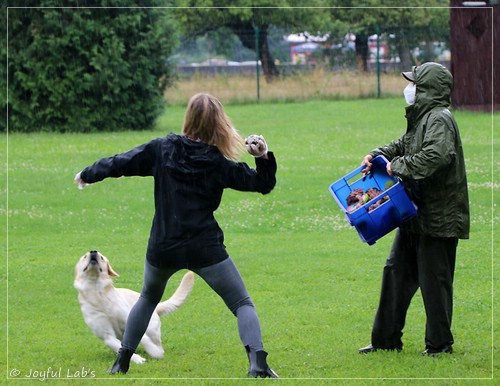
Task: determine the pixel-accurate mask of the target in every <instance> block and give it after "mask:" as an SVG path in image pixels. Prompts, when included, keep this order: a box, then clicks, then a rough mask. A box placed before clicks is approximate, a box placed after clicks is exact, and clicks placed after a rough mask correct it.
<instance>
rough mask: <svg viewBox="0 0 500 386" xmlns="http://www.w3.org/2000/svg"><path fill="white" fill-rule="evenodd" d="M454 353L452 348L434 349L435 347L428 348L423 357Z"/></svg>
mask: <svg viewBox="0 0 500 386" xmlns="http://www.w3.org/2000/svg"><path fill="white" fill-rule="evenodd" d="M452 353H453V347H452V346H443V347H441V348H434V347H428V348H427V349H425V351H424V352H422V355H423V356H424V357H425V356H430V357H432V356H436V355H441V354H452Z"/></svg>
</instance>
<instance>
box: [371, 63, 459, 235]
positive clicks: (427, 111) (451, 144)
mask: <svg viewBox="0 0 500 386" xmlns="http://www.w3.org/2000/svg"><path fill="white" fill-rule="evenodd" d="M412 72H413V77H414V79H415V84H416V97H415V103H414V104H413V105H411V106H408V107H407V108H406V119H407V122H408V126H407V131H406V133H405V134H404V135H403V136H402V137H401V138H399V139H398V140H396V141H393V142H391V143H390V144H388V145H386V146H383V147H380V148H378V149H375V150H373V151H371V152H370V154H371V155H372V156H373V157H375V156H377V155H384V156H385V157H386V158H387V159H388V160H389V161H391V167H392V171H393V172H394V174H396V175H397V176H398V177H400V178H401V179H402V181H403V183H404V184H405V185H406V187H407V188H408V190H409V191H410V192H411V194H412V196H413V198H414V200H415V203H416V204H417V206H418V215H417V217H416V218H415V219H413V220H411V221H409V222H408V223H406V224H403V226H404V227H405V229H409V230H410V231H411V232H414V233H417V234H424V235H428V236H432V237H457V238H460V239H467V238H469V198H468V191H467V178H466V172H465V164H464V155H463V149H462V143H461V140H460V134H459V131H458V126H457V124H456V122H455V119H454V118H453V116H452V114H451V113H450V111H449V110H448V106H449V105H450V100H451V99H450V98H451V90H452V87H453V77H452V75H451V74H450V72H449V71H448V70H447V69H446V68H445V67H443V66H442V65H440V64H437V63H425V64H422V65H421V66H416V67H413V70H412Z"/></svg>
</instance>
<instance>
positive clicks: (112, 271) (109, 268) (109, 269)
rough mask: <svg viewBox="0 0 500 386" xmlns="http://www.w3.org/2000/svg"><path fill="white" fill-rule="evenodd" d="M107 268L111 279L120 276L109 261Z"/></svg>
mask: <svg viewBox="0 0 500 386" xmlns="http://www.w3.org/2000/svg"><path fill="white" fill-rule="evenodd" d="M107 266H108V275H109V276H111V277H114V276H120V275H118V273H117V272H115V270H114V269H113V267H112V266H111V264H109V261H108V262H107Z"/></svg>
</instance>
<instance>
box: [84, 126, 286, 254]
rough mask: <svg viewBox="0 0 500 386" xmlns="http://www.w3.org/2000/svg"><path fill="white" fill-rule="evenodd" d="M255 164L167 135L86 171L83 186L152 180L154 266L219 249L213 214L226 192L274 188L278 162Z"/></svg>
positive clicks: (151, 251)
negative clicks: (206, 246) (205, 247)
mask: <svg viewBox="0 0 500 386" xmlns="http://www.w3.org/2000/svg"><path fill="white" fill-rule="evenodd" d="M268 157H269V158H268V159H267V160H266V159H263V158H256V159H255V163H256V169H253V168H250V167H249V166H248V165H247V164H246V163H243V162H234V161H230V160H228V159H227V158H225V157H224V156H223V155H222V153H220V151H219V150H218V149H217V147H215V146H210V145H207V144H206V143H203V142H197V141H192V140H190V139H188V138H187V137H185V136H182V135H177V134H173V133H170V134H169V135H168V136H167V137H164V138H157V139H155V140H152V141H151V142H149V143H146V144H144V145H141V146H138V147H136V148H134V149H132V150H129V151H127V152H125V153H122V154H117V155H115V156H113V157H108V158H103V159H101V160H99V161H97V162H95V163H94V164H93V165H92V166H89V167H87V168H85V169H84V170H83V171H82V173H81V177H82V179H83V180H84V181H85V182H87V183H94V182H98V181H101V180H103V179H105V178H107V177H121V176H153V177H154V181H155V188H154V196H155V215H154V219H153V224H152V227H151V233H150V238H149V243H148V253H147V256H148V260H149V261H150V262H152V263H154V262H155V261H156V260H158V259H161V258H162V256H165V255H167V254H168V252H169V251H174V250H178V249H179V248H182V247H184V246H186V245H189V244H193V243H200V242H201V241H203V243H206V242H210V243H212V244H213V243H219V244H222V243H223V240H224V237H223V233H222V230H221V229H220V227H219V225H218V224H217V221H216V220H215V218H214V211H215V210H216V209H217V208H218V206H219V204H220V202H221V198H222V192H223V190H224V189H225V188H231V189H235V190H240V191H252V192H260V193H262V194H267V193H269V192H270V191H271V190H272V189H273V188H274V186H275V184H276V168H277V166H276V160H275V158H274V155H273V153H272V152H269V153H268Z"/></svg>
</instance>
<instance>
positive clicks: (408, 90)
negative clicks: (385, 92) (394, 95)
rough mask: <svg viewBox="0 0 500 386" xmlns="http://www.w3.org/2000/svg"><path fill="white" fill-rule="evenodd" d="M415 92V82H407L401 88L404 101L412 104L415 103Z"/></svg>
mask: <svg viewBox="0 0 500 386" xmlns="http://www.w3.org/2000/svg"><path fill="white" fill-rule="evenodd" d="M416 92H417V86H416V85H415V83H409V84H408V86H406V87H405V89H404V90H403V94H404V96H405V100H406V103H408V104H409V105H412V104H414V103H415V94H416Z"/></svg>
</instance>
